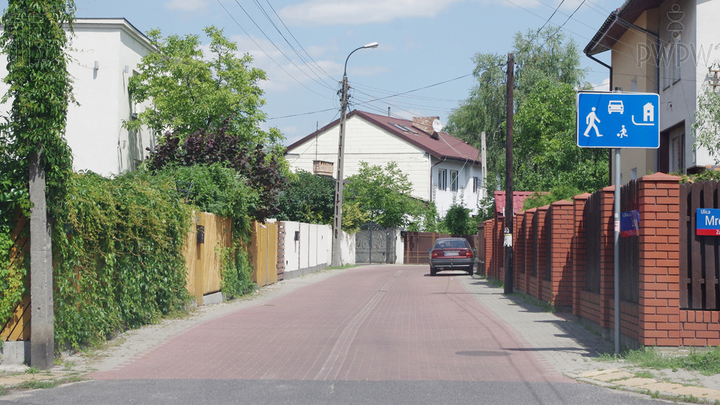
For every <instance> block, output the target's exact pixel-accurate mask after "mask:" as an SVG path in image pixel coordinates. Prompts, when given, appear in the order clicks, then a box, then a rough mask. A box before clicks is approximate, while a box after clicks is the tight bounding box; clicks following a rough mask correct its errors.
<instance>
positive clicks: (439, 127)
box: [432, 119, 443, 132]
mask: <svg viewBox="0 0 720 405" xmlns="http://www.w3.org/2000/svg"><path fill="white" fill-rule="evenodd" d="M432 127H433V131H435V132H440V131H442V127H443V126H442V123H440V120H438V119H434V120H433V122H432Z"/></svg>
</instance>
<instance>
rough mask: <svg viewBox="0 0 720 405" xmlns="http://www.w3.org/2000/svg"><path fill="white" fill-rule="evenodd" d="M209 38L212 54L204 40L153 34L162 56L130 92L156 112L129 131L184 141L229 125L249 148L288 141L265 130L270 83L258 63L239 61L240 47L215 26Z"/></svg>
mask: <svg viewBox="0 0 720 405" xmlns="http://www.w3.org/2000/svg"><path fill="white" fill-rule="evenodd" d="M204 32H205V34H206V35H207V36H208V37H209V38H210V45H209V49H208V50H207V51H203V47H202V44H201V42H200V37H199V36H198V35H185V36H184V37H181V36H179V35H170V36H168V37H166V38H163V37H162V35H161V32H160V30H158V29H154V30H151V31H150V32H148V33H147V35H148V38H150V41H151V42H152V43H153V44H154V45H155V46H156V47H157V52H150V53H148V54H147V55H145V56H144V57H143V59H142V62H141V63H140V65H138V70H139V71H140V74H138V75H135V76H133V77H131V78H130V84H129V87H130V94H131V97H132V99H133V101H135V102H137V103H144V102H150V108H148V109H146V110H145V111H143V112H141V113H140V114H139V115H138V119H137V120H130V121H126V122H125V126H126V127H127V128H129V129H139V128H140V127H141V126H143V125H146V126H148V127H149V128H151V129H152V130H154V131H155V132H156V133H163V132H165V131H168V130H171V131H177V132H178V133H179V134H180V137H181V138H183V137H184V136H186V135H189V134H191V133H193V132H195V131H198V130H207V131H211V130H213V129H217V128H220V127H221V126H223V125H224V121H225V120H229V129H228V131H229V133H230V134H231V135H232V136H235V137H238V138H239V139H240V140H242V141H243V142H245V143H247V144H250V145H254V144H256V143H269V144H273V143H277V142H278V141H280V140H282V135H281V134H280V132H279V131H278V130H277V129H275V128H272V129H270V131H269V132H265V131H263V130H261V129H260V123H261V122H262V121H263V120H264V119H265V113H263V112H262V111H261V110H260V107H262V106H263V105H264V104H265V100H264V99H263V98H262V95H263V91H262V89H260V87H259V86H258V82H259V81H260V80H265V79H266V75H265V72H263V71H262V70H260V69H256V68H250V67H249V65H250V63H251V62H252V57H250V55H249V54H245V55H243V56H242V57H239V56H238V49H237V45H236V44H235V43H234V42H232V41H230V40H228V39H227V38H225V37H224V35H223V31H222V30H221V29H218V28H215V27H213V26H210V27H207V28H205V29H204Z"/></svg>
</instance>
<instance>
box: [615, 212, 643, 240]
mask: <svg viewBox="0 0 720 405" xmlns="http://www.w3.org/2000/svg"><path fill="white" fill-rule="evenodd" d="M639 231H640V211H638V210H632V211H625V212H623V213H621V214H620V236H622V237H623V238H625V237H628V236H638V235H640V233H639Z"/></svg>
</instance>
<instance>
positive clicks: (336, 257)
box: [330, 42, 378, 267]
mask: <svg viewBox="0 0 720 405" xmlns="http://www.w3.org/2000/svg"><path fill="white" fill-rule="evenodd" d="M377 47H378V43H377V42H371V43H369V44H367V45H363V46H361V47H359V48H356V49H354V50H353V51H352V52H350V54H349V55H348V56H347V58H345V68H344V69H343V78H342V96H341V97H340V138H339V139H338V164H337V180H336V181H335V215H334V220H333V231H332V232H333V244H332V248H333V251H332V260H331V262H330V265H331V266H333V267H339V266H342V253H341V250H340V236H341V235H342V203H343V164H344V159H345V142H344V140H345V119H346V117H345V111H346V110H347V103H348V99H347V92H348V82H347V63H348V60H349V59H350V56H351V55H352V54H353V53H355V52H356V51H359V50H360V49H371V48H377Z"/></svg>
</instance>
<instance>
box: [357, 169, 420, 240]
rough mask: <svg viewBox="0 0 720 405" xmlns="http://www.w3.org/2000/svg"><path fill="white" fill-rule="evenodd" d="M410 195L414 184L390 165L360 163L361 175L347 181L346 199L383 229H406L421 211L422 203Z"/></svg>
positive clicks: (359, 173)
mask: <svg viewBox="0 0 720 405" xmlns="http://www.w3.org/2000/svg"><path fill="white" fill-rule="evenodd" d="M411 191H412V183H410V181H409V180H408V177H407V174H405V173H403V172H402V171H401V170H400V169H399V168H398V166H397V163H395V162H389V163H388V164H387V165H386V166H385V167H384V168H383V167H382V166H380V165H373V166H370V165H369V164H368V163H367V162H360V170H359V171H358V174H356V175H354V176H350V177H348V178H347V180H346V185H345V193H344V194H343V197H344V198H345V199H347V200H348V202H349V203H353V204H354V203H357V204H359V206H358V207H359V208H360V210H362V211H365V212H367V213H368V215H369V217H370V220H371V221H374V222H377V223H378V224H380V226H382V227H384V228H395V227H400V226H404V225H406V224H407V223H409V219H410V217H413V216H415V215H417V214H418V213H420V212H421V210H422V208H421V206H422V203H421V202H419V201H417V200H415V199H413V198H412V197H411V196H410V192H411ZM343 209H344V208H343ZM344 221H345V216H344V215H343V222H344Z"/></svg>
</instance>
